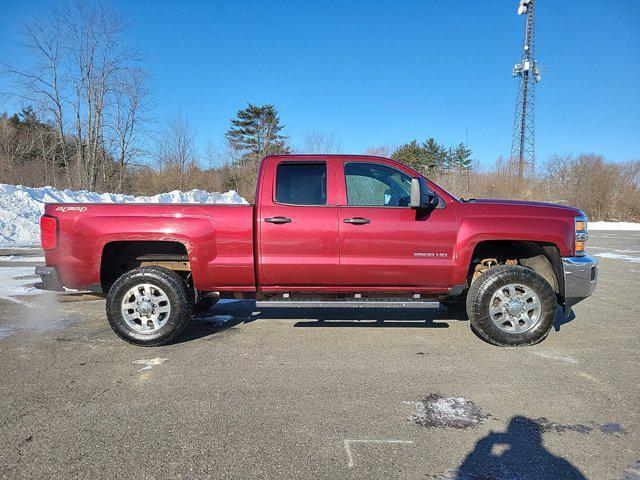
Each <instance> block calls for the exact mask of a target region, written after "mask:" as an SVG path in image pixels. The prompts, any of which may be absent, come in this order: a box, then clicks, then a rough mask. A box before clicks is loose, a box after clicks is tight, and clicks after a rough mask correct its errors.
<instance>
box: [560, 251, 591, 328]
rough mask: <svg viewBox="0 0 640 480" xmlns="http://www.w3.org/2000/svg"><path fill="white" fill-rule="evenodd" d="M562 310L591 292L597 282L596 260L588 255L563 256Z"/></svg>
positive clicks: (568, 308)
mask: <svg viewBox="0 0 640 480" xmlns="http://www.w3.org/2000/svg"><path fill="white" fill-rule="evenodd" d="M562 270H563V272H564V312H565V315H567V314H568V313H569V311H570V310H571V307H572V306H574V305H575V304H576V303H578V302H580V301H582V300H584V299H585V298H587V297H588V296H589V295H591V294H592V293H593V291H594V290H595V289H596V283H598V261H597V260H596V259H595V258H593V257H591V256H589V255H585V256H584V257H563V258H562Z"/></svg>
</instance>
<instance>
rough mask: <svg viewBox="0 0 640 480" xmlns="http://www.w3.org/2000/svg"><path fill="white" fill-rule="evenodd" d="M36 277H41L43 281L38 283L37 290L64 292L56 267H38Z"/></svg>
mask: <svg viewBox="0 0 640 480" xmlns="http://www.w3.org/2000/svg"><path fill="white" fill-rule="evenodd" d="M36 275H39V276H40V278H41V281H40V282H39V283H36V285H35V287H36V288H39V289H41V290H53V291H55V292H61V291H62V290H64V289H63V288H62V282H61V281H60V277H59V276H58V272H57V270H56V269H55V267H36Z"/></svg>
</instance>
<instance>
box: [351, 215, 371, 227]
mask: <svg viewBox="0 0 640 480" xmlns="http://www.w3.org/2000/svg"><path fill="white" fill-rule="evenodd" d="M344 223H350V224H352V225H364V224H366V223H371V220H369V219H368V218H362V217H353V218H345V219H344Z"/></svg>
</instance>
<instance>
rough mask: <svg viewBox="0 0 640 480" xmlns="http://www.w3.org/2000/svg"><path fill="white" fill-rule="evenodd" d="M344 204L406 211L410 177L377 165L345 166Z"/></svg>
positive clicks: (408, 200)
mask: <svg viewBox="0 0 640 480" xmlns="http://www.w3.org/2000/svg"><path fill="white" fill-rule="evenodd" d="M344 176H345V182H346V185H347V204H348V205H351V206H371V207H407V206H409V202H410V200H411V177H410V176H409V175H406V174H404V173H402V172H400V171H399V170H396V169H395V168H391V167H387V166H385V165H380V164H377V163H358V162H353V163H347V164H346V165H345V166H344Z"/></svg>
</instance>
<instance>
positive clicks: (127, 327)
mask: <svg viewBox="0 0 640 480" xmlns="http://www.w3.org/2000/svg"><path fill="white" fill-rule="evenodd" d="M191 297H192V295H191V292H190V290H189V288H188V286H187V284H186V282H185V281H184V280H183V279H182V278H181V277H180V276H179V275H178V274H177V273H175V272H173V271H171V270H168V269H166V268H162V267H141V268H136V269H134V270H130V271H129V272H127V273H125V274H124V275H122V276H121V277H120V278H118V280H116V281H115V283H114V284H113V286H112V287H111V289H110V290H109V294H108V295H107V318H108V319H109V324H110V325H111V328H113V330H114V331H115V332H116V334H118V336H119V337H120V338H122V339H123V340H126V341H127V342H129V343H133V344H135V345H143V346H149V347H150V346H158V345H164V344H165V343H168V342H170V341H172V340H174V339H175V338H176V337H178V336H179V335H180V334H181V333H182V331H183V330H184V329H185V327H186V326H187V323H188V322H189V319H190V318H191V312H192V308H193V299H192V298H191Z"/></svg>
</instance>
